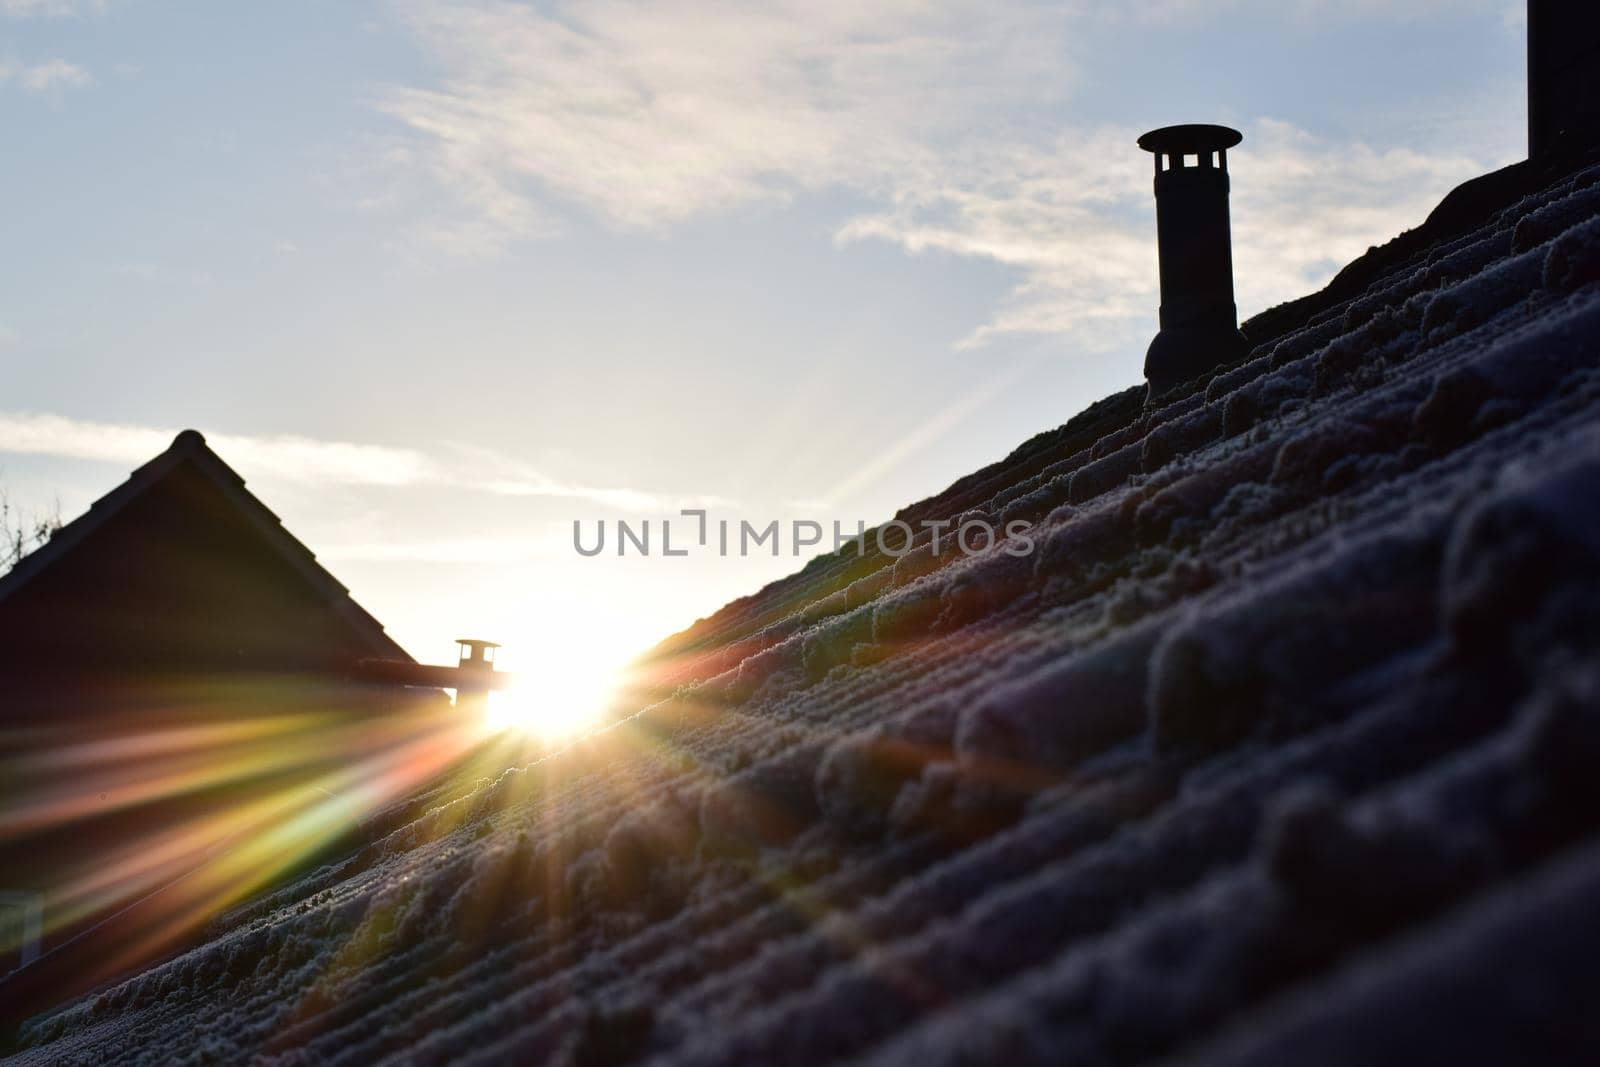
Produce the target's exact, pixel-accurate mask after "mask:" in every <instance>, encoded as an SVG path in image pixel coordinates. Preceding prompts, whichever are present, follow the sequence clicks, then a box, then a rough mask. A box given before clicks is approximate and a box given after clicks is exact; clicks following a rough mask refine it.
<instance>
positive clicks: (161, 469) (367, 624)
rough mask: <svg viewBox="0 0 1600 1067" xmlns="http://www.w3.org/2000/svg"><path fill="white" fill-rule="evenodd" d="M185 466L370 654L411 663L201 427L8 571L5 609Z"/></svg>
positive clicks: (3, 578) (1, 599)
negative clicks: (213, 445)
mask: <svg viewBox="0 0 1600 1067" xmlns="http://www.w3.org/2000/svg"><path fill="white" fill-rule="evenodd" d="M182 464H190V465H192V467H193V468H194V469H195V470H198V471H199V472H200V474H201V475H202V476H203V477H204V478H205V479H206V480H207V481H208V482H210V483H211V484H212V485H213V486H215V487H216V488H217V489H218V490H219V491H220V492H221V493H222V495H223V497H224V498H225V499H226V501H227V502H228V504H229V505H230V506H231V507H232V508H233V510H234V511H235V512H236V514H237V515H239V516H241V517H242V518H244V519H245V520H246V522H247V523H248V524H249V526H250V527H251V528H252V529H254V530H255V531H256V532H258V533H259V534H260V535H261V537H262V540H263V542H264V543H265V544H267V545H269V546H270V547H271V549H272V551H273V552H274V553H275V554H276V555H277V556H278V557H279V558H280V559H281V560H282V561H283V562H284V563H285V564H287V565H288V566H289V567H290V568H291V569H292V571H293V572H294V573H295V574H296V575H298V576H299V578H300V579H302V580H303V581H304V582H305V583H306V585H307V586H308V587H309V588H310V589H311V590H312V591H313V592H314V594H315V595H316V597H317V598H318V599H319V600H320V601H321V602H322V603H323V604H325V605H326V607H327V608H328V610H329V611H331V612H333V613H334V614H336V615H337V616H339V617H340V618H341V619H343V620H344V622H345V623H346V624H347V625H348V626H349V628H350V630H351V632H352V633H353V634H355V635H357V637H358V638H359V640H360V642H361V643H362V644H363V645H364V646H365V647H366V648H367V649H368V650H369V651H368V653H367V654H368V655H370V656H373V657H377V658H383V659H398V660H406V661H409V660H410V659H411V657H410V656H409V655H408V654H407V653H406V651H405V650H404V649H402V648H401V647H400V646H399V644H397V643H396V642H395V641H394V639H393V638H391V637H389V636H388V634H386V633H385V632H384V628H383V624H382V623H380V622H379V621H378V620H377V619H375V618H374V617H373V616H372V615H371V614H369V613H368V612H367V611H366V610H365V609H364V608H362V607H361V605H359V604H357V603H356V602H355V600H354V599H352V598H351V596H350V590H349V589H347V588H346V587H345V586H344V585H342V584H341V583H340V582H339V580H338V579H337V578H335V577H334V576H333V575H332V574H330V573H329V572H328V571H327V569H326V568H324V567H323V566H322V565H321V564H319V563H318V562H317V558H316V556H315V554H313V553H312V551H311V550H310V549H309V548H307V547H306V546H305V545H304V544H302V543H301V542H300V541H299V539H297V538H296V537H295V536H294V535H293V534H291V533H290V532H289V531H288V529H286V528H285V527H284V525H283V522H282V520H280V519H279V518H278V516H277V515H275V514H274V513H273V512H272V511H271V510H270V509H269V508H268V507H267V506H266V505H265V504H263V503H262V502H261V501H260V500H259V499H257V498H256V496H255V495H254V494H253V493H251V492H250V491H249V490H248V489H246V488H245V481H244V479H243V478H242V477H240V476H239V474H238V473H237V472H236V471H235V470H234V469H233V468H232V467H230V466H228V464H227V463H225V462H223V460H222V458H221V457H220V456H218V455H217V454H216V453H215V452H213V451H212V450H211V448H210V446H208V445H207V444H206V439H205V437H204V436H202V435H201V434H200V432H199V431H197V430H184V431H183V432H182V433H180V434H178V435H177V436H176V437H174V438H173V441H172V445H171V446H170V447H169V448H168V449H167V450H166V451H165V452H162V453H161V454H160V455H158V456H156V457H154V458H153V459H151V460H150V461H149V462H147V463H145V464H144V465H143V466H141V467H139V468H138V469H137V470H135V471H134V472H133V473H132V474H130V475H129V476H128V479H127V481H125V482H123V483H122V484H121V485H119V486H117V487H116V488H115V489H113V490H112V491H111V492H109V493H107V494H105V495H104V496H102V497H100V498H99V499H98V500H96V501H95V502H94V503H93V504H91V505H90V506H89V510H88V511H86V512H84V513H83V514H82V515H80V516H78V517H77V518H76V519H74V520H72V521H71V522H69V523H67V524H66V525H64V526H62V527H61V528H60V529H59V530H57V531H56V532H55V533H54V534H53V535H52V536H51V537H50V539H49V540H48V541H46V542H45V543H44V544H42V545H40V546H39V547H38V548H37V549H35V550H34V551H33V552H31V553H29V554H28V555H27V556H25V557H24V558H23V559H22V560H21V561H20V562H19V563H18V564H17V565H16V566H15V567H14V568H12V569H11V570H10V571H9V572H8V573H6V574H4V575H0V610H4V607H5V604H6V601H7V600H8V599H9V598H11V597H13V596H16V595H17V594H18V593H20V592H21V590H22V589H24V588H25V587H27V586H28V584H29V583H30V582H32V581H34V580H35V579H36V578H38V577H39V576H41V575H43V574H44V573H46V572H47V571H49V570H50V568H52V567H55V566H58V565H59V564H61V563H62V562H63V561H65V560H67V559H69V558H70V557H71V555H72V553H73V552H74V551H75V550H76V549H77V548H78V547H79V546H80V545H82V544H83V542H84V541H85V540H87V539H88V538H89V536H90V535H91V534H93V533H95V532H96V531H97V530H99V529H101V528H102V527H103V526H104V525H105V524H106V523H107V521H108V520H110V519H111V518H113V517H114V516H116V515H117V514H118V513H119V512H121V511H122V510H123V509H124V508H125V507H126V506H127V505H128V504H129V503H131V502H132V501H134V500H137V499H138V498H139V497H140V496H141V495H143V494H144V493H146V492H148V491H149V490H150V489H151V488H152V487H154V486H156V485H157V484H159V483H160V482H162V481H163V479H166V478H167V477H169V476H170V475H172V474H173V472H174V471H175V470H176V469H177V468H178V467H179V466H180V465H182Z"/></svg>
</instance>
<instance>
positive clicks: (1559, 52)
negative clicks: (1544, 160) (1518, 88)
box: [1528, 0, 1600, 159]
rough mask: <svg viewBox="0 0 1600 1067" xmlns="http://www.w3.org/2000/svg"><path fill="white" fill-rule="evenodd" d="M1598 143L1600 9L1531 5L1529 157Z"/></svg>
mask: <svg viewBox="0 0 1600 1067" xmlns="http://www.w3.org/2000/svg"><path fill="white" fill-rule="evenodd" d="M1597 140H1600V6H1596V5H1595V4H1593V3H1582V2H1579V0H1528V155H1529V156H1530V157H1531V158H1533V159H1538V158H1540V157H1541V156H1546V155H1549V154H1551V153H1552V152H1555V151H1557V150H1559V149H1563V148H1566V149H1580V148H1585V147H1587V146H1589V145H1591V144H1594V143H1595V142H1596V141H1597Z"/></svg>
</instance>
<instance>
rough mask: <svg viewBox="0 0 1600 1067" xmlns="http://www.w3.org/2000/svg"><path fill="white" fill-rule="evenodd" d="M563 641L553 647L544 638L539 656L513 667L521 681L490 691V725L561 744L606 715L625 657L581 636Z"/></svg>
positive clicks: (496, 729) (498, 730) (486, 721)
mask: <svg viewBox="0 0 1600 1067" xmlns="http://www.w3.org/2000/svg"><path fill="white" fill-rule="evenodd" d="M563 645H564V646H565V647H561V648H553V647H551V644H550V643H548V642H541V643H540V644H539V645H538V646H536V647H537V649H538V654H537V655H536V656H535V657H533V660H534V661H533V662H532V663H530V665H529V666H527V667H524V668H518V669H515V670H514V671H513V673H515V674H516V676H517V681H516V684H515V685H514V686H512V687H511V688H510V689H505V690H501V691H498V692H494V693H491V694H489V703H488V707H487V709H486V710H485V712H484V727H485V729H487V730H488V731H489V732H491V733H496V734H499V733H506V732H511V731H515V732H518V733H522V734H526V735H528V736H529V737H532V738H535V739H537V740H540V741H543V742H544V743H546V744H559V743H561V742H564V741H569V740H572V739H575V738H577V737H579V736H581V735H583V734H585V733H588V732H590V731H591V730H593V729H595V728H596V727H597V726H599V725H600V724H601V723H602V722H603V721H604V717H605V714H606V712H607V711H608V710H610V709H611V707H612V704H613V702H614V701H615V699H616V696H617V691H618V684H619V679H620V677H621V673H622V668H623V666H624V663H623V662H621V661H620V660H621V657H618V656H616V655H608V654H607V653H606V652H605V651H603V650H600V649H596V648H593V647H588V646H585V645H584V644H582V643H581V642H571V643H567V642H563ZM523 647H527V646H523ZM530 651H532V649H530ZM508 666H509V664H508Z"/></svg>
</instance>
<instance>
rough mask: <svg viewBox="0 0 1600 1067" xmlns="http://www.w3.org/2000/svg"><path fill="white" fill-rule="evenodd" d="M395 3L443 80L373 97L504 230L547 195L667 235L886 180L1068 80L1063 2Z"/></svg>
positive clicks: (531, 214) (531, 222)
mask: <svg viewBox="0 0 1600 1067" xmlns="http://www.w3.org/2000/svg"><path fill="white" fill-rule="evenodd" d="M399 10H400V11H401V12H402V14H403V17H404V18H405V20H406V22H407V24H408V25H409V26H410V27H411V28H412V30H413V31H414V32H415V33H416V35H417V36H418V38H419V39H420V40H421V41H422V42H423V43H424V44H425V45H426V47H427V48H428V50H429V51H430V53H431V54H433V55H434V56H435V57H436V58H437V59H438V61H439V62H440V64H441V66H442V77H441V79H440V81H439V83H438V84H437V85H435V86H432V87H428V88H407V89H398V90H395V91H394V92H392V93H390V94H388V95H387V96H386V97H385V98H384V99H383V100H382V102H381V105H380V106H381V107H382V109H383V110H384V111H386V112H387V113H388V114H390V115H392V116H393V117H395V118H396V119H398V120H399V121H401V122H402V123H404V124H405V126H407V127H409V128H410V129H411V130H412V131H414V132H415V133H416V134H418V135H420V140H419V141H418V142H417V143H418V145H419V146H420V147H421V148H422V150H423V152H422V157H421V162H423V163H424V164H425V165H426V166H428V167H429V168H431V170H432V171H433V173H434V174H435V175H436V176H437V177H438V178H439V179H440V180H441V181H443V182H444V183H446V184H447V185H448V186H449V187H450V188H452V189H453V190H454V192H455V193H456V194H457V195H458V196H459V197H460V198H461V199H462V200H463V201H464V202H466V203H468V204H470V205H472V206H473V207H474V208H475V210H476V212H477V213H478V214H479V215H480V216H481V217H482V218H483V219H485V220H489V221H491V222H493V223H494V224H495V225H496V226H497V227H498V228H499V229H500V230H501V232H502V233H503V235H504V236H505V237H507V238H513V237H516V236H519V235H522V234H524V233H526V232H527V231H528V230H529V229H531V228H534V227H536V226H537V225H538V220H539V219H540V218H541V217H542V211H541V208H540V203H541V201H543V200H550V201H554V202H556V203H565V204H576V205H579V206H581V207H583V208H586V209H588V210H590V211H593V212H595V213H598V214H599V215H601V216H602V217H604V218H606V219H608V220H609V221H611V222H613V223H615V224H617V225H620V226H627V227H637V228H645V229H657V228H660V227H663V226H665V225H667V224H670V223H672V222H675V221H678V220H680V219H683V218H686V217H689V216H691V215H695V214H699V213H703V212H706V211H712V210H717V209H720V208H726V207H729V206H732V205H737V204H742V203H747V202H750V201H753V200H766V199H783V198H786V197H789V196H792V195H793V194H794V193H796V192H798V191H802V190H807V189H819V188H824V187H828V186H833V185H849V186H852V187H883V186H884V185H885V182H886V176H887V175H889V174H892V173H898V172H903V171H905V170H908V169H913V170H914V169H916V168H918V167H920V166H923V165H926V164H927V163H928V162H930V160H931V154H930V153H931V150H932V147H933V146H936V145H937V144H938V143H940V142H941V141H942V140H944V139H947V138H949V137H952V136H954V135H957V134H959V132H960V131H961V130H963V129H964V128H966V127H967V126H968V125H970V124H972V123H973V122H978V121H982V119H983V117H984V115H985V114H986V113H989V112H990V111H992V109H993V108H995V107H997V106H1001V105H1004V104H1006V103H1008V102H1009V103H1012V104H1017V105H1028V106H1037V105H1039V104H1040V103H1042V102H1044V101H1047V100H1049V99H1051V98H1054V97H1057V96H1059V94H1060V92H1061V90H1062V87H1063V85H1064V84H1065V79H1064V78H1063V72H1062V71H1061V69H1060V55H1061V48H1060V44H1061V39H1062V34H1063V32H1064V31H1065V28H1066V24H1067V20H1066V17H1065V9H1061V8H1049V7H1035V6H1031V5H1023V4H1016V3H993V2H978V0H949V2H917V0H900V2H892V3H886V4H860V3H855V2H839V0H811V2H804V3H801V2H796V0H781V2H777V3H771V4H745V3H738V2H731V0H728V2H711V3H699V4H686V3H679V2H672V0H601V2H598V3H590V4H583V5H577V4H557V5H556V6H555V7H554V8H553V9H550V10H538V9H535V8H532V7H525V6H521V5H517V4H511V3H504V2H497V0H469V2H444V0H413V2H410V3H404V4H402V5H400V8H399ZM980 86H981V87H982V89H981V91H975V89H978V87H980Z"/></svg>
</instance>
